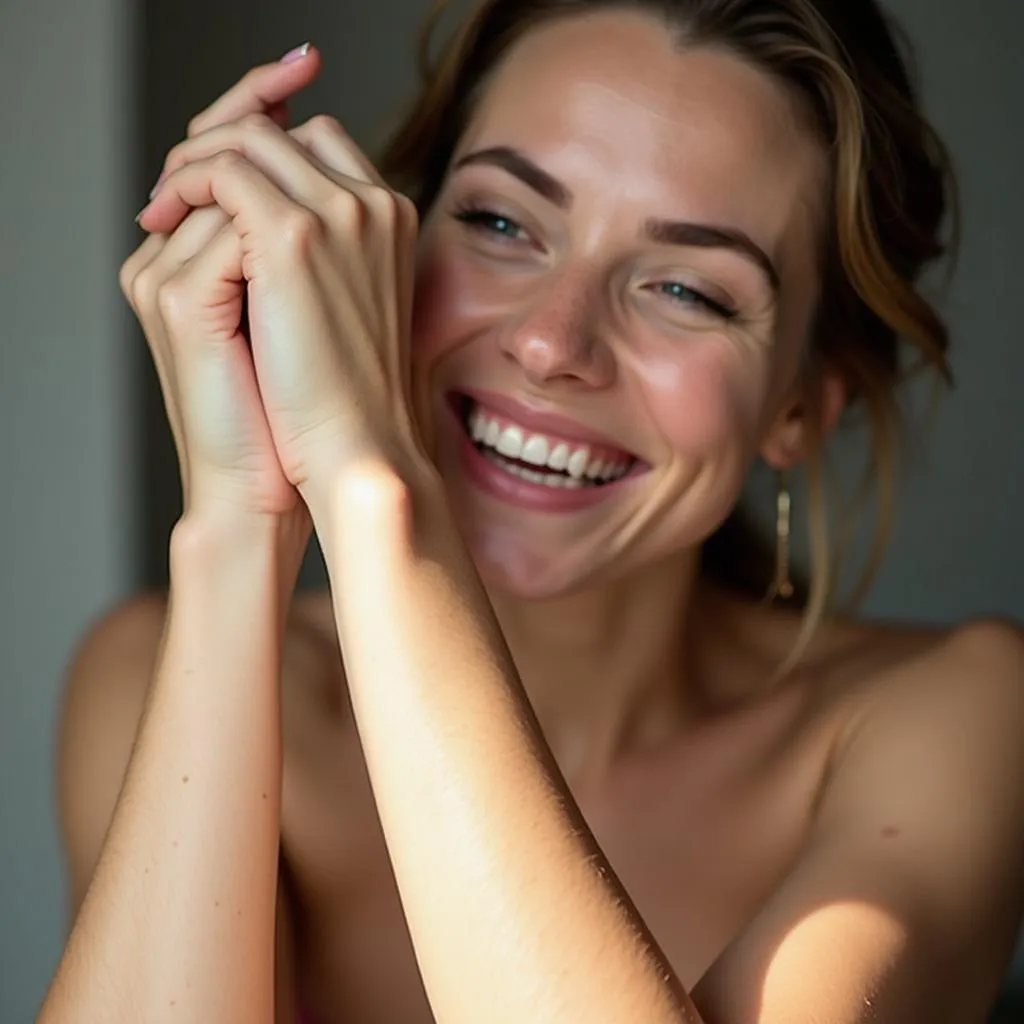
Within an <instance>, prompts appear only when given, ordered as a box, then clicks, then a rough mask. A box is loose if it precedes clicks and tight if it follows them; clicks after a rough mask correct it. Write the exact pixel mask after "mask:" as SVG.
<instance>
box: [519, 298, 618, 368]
mask: <svg viewBox="0 0 1024 1024" xmlns="http://www.w3.org/2000/svg"><path fill="white" fill-rule="evenodd" d="M596 321H597V316H596V310H595V309H594V307H593V299H592V296H591V295H590V294H588V289H587V288H586V287H585V285H584V284H583V283H582V282H579V281H576V282H572V281H562V282H560V283H559V284H556V285H555V286H554V287H553V288H552V289H551V290H550V291H548V292H547V293H545V294H544V295H543V296H534V297H533V298H532V300H531V304H530V305H529V306H528V308H527V309H526V311H525V312H524V313H523V314H522V315H521V316H520V318H519V319H518V320H517V321H516V322H515V323H514V324H513V325H512V326H511V327H510V328H509V329H508V330H507V331H506V332H505V333H504V335H503V337H502V341H501V347H502V350H503V351H504V353H505V354H506V355H507V356H508V357H509V358H511V359H514V360H515V361H516V362H517V363H518V364H519V365H520V367H521V368H522V370H523V373H524V374H525V375H526V377H527V379H529V380H530V382H531V383H534V384H550V383H553V382H555V381H561V382H563V383H567V384H577V385H580V386H583V387H587V388H604V387H608V386H609V385H611V383H612V382H613V381H614V379H615V356H614V353H613V352H612V350H611V349H610V348H609V346H608V344H607V342H606V341H605V340H604V339H603V337H602V333H603V332H602V331H601V330H600V327H599V325H598V323H597V322H596Z"/></svg>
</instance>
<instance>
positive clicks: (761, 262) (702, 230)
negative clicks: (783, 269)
mask: <svg viewBox="0 0 1024 1024" xmlns="http://www.w3.org/2000/svg"><path fill="white" fill-rule="evenodd" d="M644 233H645V234H646V236H647V237H648V238H650V239H651V240H652V241H654V242H661V243H663V244H664V245H683V246H694V247H697V248H701V249H731V250H732V251H733V252H737V253H739V254H740V255H741V256H746V257H747V259H749V260H751V261H752V262H753V263H755V264H756V265H757V266H758V267H759V268H760V269H761V270H762V271H763V272H764V273H765V275H766V276H767V278H768V283H769V284H770V285H771V287H772V291H773V292H775V293H776V294H778V291H779V287H780V278H779V272H778V270H777V269H776V267H775V264H774V263H772V261H771V259H770V258H769V257H768V254H767V253H766V252H765V251H764V250H763V249H762V248H761V247H760V246H759V245H757V244H756V243H755V242H754V241H753V240H752V239H751V238H750V237H749V236H748V235H747V234H745V233H744V232H742V231H739V230H738V229H736V228H728V227H722V226H720V225H716V224H692V223H690V222H688V221H674V220H648V221H647V222H646V223H645V225H644Z"/></svg>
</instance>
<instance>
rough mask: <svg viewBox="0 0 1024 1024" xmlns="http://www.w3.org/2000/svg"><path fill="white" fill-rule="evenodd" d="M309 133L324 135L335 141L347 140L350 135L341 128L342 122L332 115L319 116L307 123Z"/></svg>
mask: <svg viewBox="0 0 1024 1024" xmlns="http://www.w3.org/2000/svg"><path fill="white" fill-rule="evenodd" d="M307 125H308V127H309V131H310V133H311V134H313V135H324V136H326V137H328V138H333V139H347V138H348V134H347V133H346V132H345V129H344V128H342V127H341V122H340V121H339V120H338V119H337V118H336V117H331V115H330V114H317V115H315V116H314V117H311V118H310V119H309V121H308V122H307Z"/></svg>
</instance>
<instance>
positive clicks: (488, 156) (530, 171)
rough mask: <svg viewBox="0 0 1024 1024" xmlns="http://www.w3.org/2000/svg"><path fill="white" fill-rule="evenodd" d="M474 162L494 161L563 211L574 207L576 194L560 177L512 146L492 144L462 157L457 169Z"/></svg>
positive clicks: (492, 163)
mask: <svg viewBox="0 0 1024 1024" xmlns="http://www.w3.org/2000/svg"><path fill="white" fill-rule="evenodd" d="M470 164H490V165H491V166H493V167H500V168H501V169H502V170H503V171H507V172H508V173H509V174H511V175H513V176H514V177H516V178H518V179H519V180H520V181H521V182H523V184H524V185H528V186H529V187H530V188H532V189H533V190H534V192H537V193H538V194H540V195H541V196H543V197H544V198H545V199H546V200H547V201H548V202H550V203H554V204H555V206H558V207H560V208H561V209H563V210H568V209H569V207H570V206H572V193H571V192H570V191H569V189H568V188H566V186H565V185H563V184H562V183H561V182H560V181H559V180H558V179H557V178H553V177H552V176H551V175H550V174H548V172H547V171H545V170H542V169H541V168H540V167H538V166H537V165H536V164H535V163H534V162H533V161H532V160H531V159H530V158H529V157H528V156H525V155H524V154H523V153H521V152H520V151H519V150H518V149H513V148H512V147H511V146H492V147H490V148H489V149H481V150H478V151H477V152H475V153H470V154H469V155H468V156H464V157H462V158H461V159H460V160H459V161H458V162H457V163H456V164H455V168H454V169H455V170H456V171H457V170H460V169H461V168H463V167H467V166H469V165H470Z"/></svg>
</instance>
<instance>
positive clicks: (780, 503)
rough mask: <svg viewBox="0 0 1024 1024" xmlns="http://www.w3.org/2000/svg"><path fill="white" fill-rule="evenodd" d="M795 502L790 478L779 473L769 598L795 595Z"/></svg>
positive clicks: (771, 599) (774, 598)
mask: <svg viewBox="0 0 1024 1024" xmlns="http://www.w3.org/2000/svg"><path fill="white" fill-rule="evenodd" d="M792 506H793V502H792V499H791V498H790V494H789V479H788V477H787V475H786V473H785V472H781V473H779V493H778V498H777V499H776V517H775V577H774V579H773V580H772V585H771V587H770V588H769V590H768V594H767V598H768V600H769V601H775V600H777V599H778V598H782V599H783V600H788V599H789V598H791V597H792V596H793V593H794V591H793V581H792V580H791V579H790V578H789V532H790V518H791V515H790V514H791V511H792Z"/></svg>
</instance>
